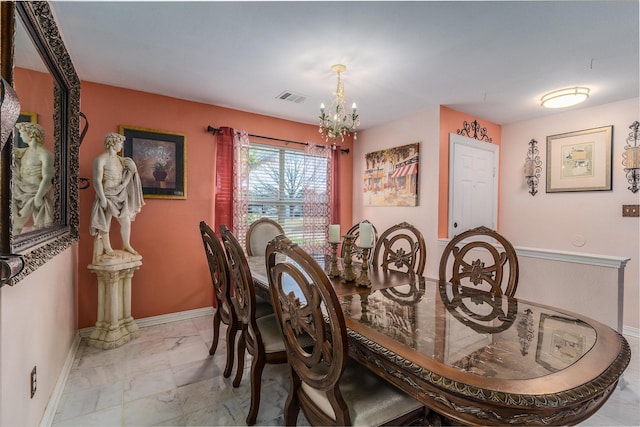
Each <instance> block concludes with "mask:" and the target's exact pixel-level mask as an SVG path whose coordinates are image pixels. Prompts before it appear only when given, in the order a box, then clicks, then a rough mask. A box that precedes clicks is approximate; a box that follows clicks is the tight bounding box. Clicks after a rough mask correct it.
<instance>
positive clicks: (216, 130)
mask: <svg viewBox="0 0 640 427" xmlns="http://www.w3.org/2000/svg"><path fill="white" fill-rule="evenodd" d="M207 132H211V133H213V134H214V135H215V134H216V133H221V132H222V129H220V128H214V127H213V126H211V125H209V126H207ZM248 135H249V136H252V137H254V138H261V139H269V140H271V141H280V142H284V143H285V144H299V145H309V143H308V142H300V141H291V140H288V139H282V138H274V137H271V136H262V135H254V134H252V133H250V134H248ZM316 147H326V145H320V144H316ZM340 152H341V153H342V154H349V149H348V148H340Z"/></svg>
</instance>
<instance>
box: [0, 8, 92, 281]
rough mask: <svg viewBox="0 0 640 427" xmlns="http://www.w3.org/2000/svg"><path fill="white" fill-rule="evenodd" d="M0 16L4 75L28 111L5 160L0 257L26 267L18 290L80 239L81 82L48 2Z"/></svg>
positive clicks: (0, 165)
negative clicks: (9, 256)
mask: <svg viewBox="0 0 640 427" xmlns="http://www.w3.org/2000/svg"><path fill="white" fill-rule="evenodd" d="M0 11H1V18H2V23H1V25H0V29H1V30H2V31H1V32H0V34H1V35H2V37H3V38H2V40H1V41H2V43H1V46H2V52H1V58H2V61H1V64H2V67H0V69H1V70H2V77H3V78H4V79H5V80H6V81H7V82H9V83H10V84H11V86H13V88H14V89H15V92H16V94H17V96H18V98H19V100H20V106H21V108H20V110H21V117H20V119H19V121H18V123H17V124H16V129H15V130H14V134H13V142H12V143H9V142H7V143H6V144H5V146H4V148H3V150H2V156H1V157H0V193H1V195H2V197H1V198H0V228H1V230H0V231H1V233H0V252H1V254H9V253H13V254H18V255H20V256H21V257H22V260H23V261H24V269H23V270H22V271H21V272H20V273H18V274H17V275H16V276H15V277H14V278H13V279H11V280H10V281H7V282H6V283H8V284H10V285H15V284H16V283H18V282H19V281H20V280H22V279H24V278H25V276H27V275H28V274H30V273H32V272H33V271H35V270H36V269H38V268H39V267H41V266H43V265H44V264H46V263H47V262H48V261H49V260H50V259H51V258H53V257H55V256H56V255H58V254H59V253H60V252H62V251H64V250H66V249H67V248H68V247H69V246H71V245H72V244H73V243H74V242H76V241H77V240H78V216H79V215H78V166H79V162H78V151H79V146H80V134H79V127H80V126H79V117H80V108H79V107H80V80H79V79H78V75H77V74H76V71H75V69H74V68H73V63H72V62H71V58H70V56H69V54H68V52H67V50H66V47H65V45H64V42H63V41H62V38H61V37H60V33H59V31H58V27H57V25H56V22H55V19H54V17H53V13H52V11H51V8H50V6H49V3H48V2H46V1H28V2H27V1H20V2H4V1H3V2H0ZM9 29H11V31H9ZM13 29H15V31H13ZM2 284H5V282H3V283H2Z"/></svg>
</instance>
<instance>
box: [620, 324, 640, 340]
mask: <svg viewBox="0 0 640 427" xmlns="http://www.w3.org/2000/svg"><path fill="white" fill-rule="evenodd" d="M622 334H623V335H628V336H630V337H635V338H640V329H638V328H632V327H631V326H623V327H622Z"/></svg>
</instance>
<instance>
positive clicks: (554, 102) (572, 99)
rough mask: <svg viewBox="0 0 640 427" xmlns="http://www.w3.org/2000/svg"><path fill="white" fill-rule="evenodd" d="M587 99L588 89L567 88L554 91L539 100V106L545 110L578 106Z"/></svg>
mask: <svg viewBox="0 0 640 427" xmlns="http://www.w3.org/2000/svg"><path fill="white" fill-rule="evenodd" d="M587 98H589V88H588V87H580V86H575V87H568V88H566V89H560V90H554V91H553V92H549V93H547V94H546V95H544V96H543V97H542V98H540V104H541V105H542V106H543V107H545V108H564V107H571V106H572V105H576V104H579V103H581V102H583V101H586V100H587Z"/></svg>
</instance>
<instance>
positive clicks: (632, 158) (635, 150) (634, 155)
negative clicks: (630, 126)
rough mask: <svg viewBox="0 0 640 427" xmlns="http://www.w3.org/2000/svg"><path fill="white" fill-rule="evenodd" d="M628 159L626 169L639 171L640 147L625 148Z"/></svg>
mask: <svg viewBox="0 0 640 427" xmlns="http://www.w3.org/2000/svg"><path fill="white" fill-rule="evenodd" d="M625 152H626V154H627V159H626V161H625V165H624V166H625V168H627V169H639V168H640V146H638V147H627V148H625Z"/></svg>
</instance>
